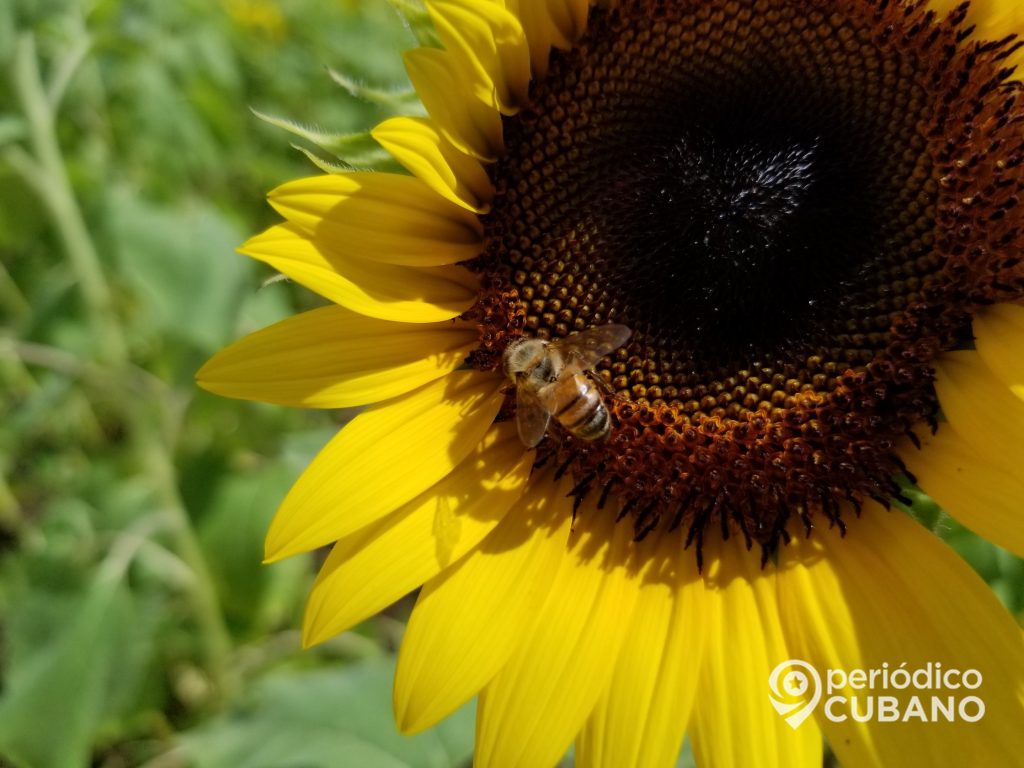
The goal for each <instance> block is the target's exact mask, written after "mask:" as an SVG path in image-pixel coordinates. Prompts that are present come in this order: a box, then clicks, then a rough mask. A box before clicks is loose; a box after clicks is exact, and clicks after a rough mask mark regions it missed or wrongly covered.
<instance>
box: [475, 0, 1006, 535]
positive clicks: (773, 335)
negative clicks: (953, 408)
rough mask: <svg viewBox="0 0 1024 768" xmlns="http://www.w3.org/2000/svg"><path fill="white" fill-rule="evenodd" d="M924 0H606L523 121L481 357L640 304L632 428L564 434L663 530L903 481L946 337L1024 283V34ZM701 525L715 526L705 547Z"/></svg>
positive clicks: (836, 501) (603, 482)
mask: <svg viewBox="0 0 1024 768" xmlns="http://www.w3.org/2000/svg"><path fill="white" fill-rule="evenodd" d="M964 12H965V11H964V9H961V10H960V11H959V12H958V13H956V14H954V15H953V16H951V17H950V18H949V19H946V20H941V21H940V20H937V19H936V18H935V17H934V16H933V15H932V14H930V13H928V12H927V10H926V7H925V4H923V3H919V2H904V3H898V2H889V1H887V0H699V1H698V0H677V2H659V1H658V0H631V1H628V2H623V3H621V4H619V5H618V6H616V8H615V9H614V10H601V9H595V10H594V11H593V12H592V13H591V17H590V22H589V26H588V32H587V35H586V36H585V37H584V39H583V40H581V41H580V43H579V44H578V45H577V46H576V47H575V48H574V49H573V50H571V51H569V52H567V53H557V52H556V54H555V55H554V56H553V57H552V62H551V67H550V71H549V73H548V75H547V76H546V77H545V78H544V79H543V80H540V81H537V82H535V83H534V84H533V88H532V91H531V103H530V105H529V106H528V107H527V108H526V109H524V110H523V111H522V112H521V113H520V114H518V115H516V116H514V117H511V118H507V119H506V121H505V144H506V154H505V156H504V157H503V158H502V159H501V160H500V161H499V162H498V163H497V164H496V165H495V166H494V167H493V168H492V177H493V180H494V182H495V186H496V189H497V199H496V200H495V204H494V208H493V211H492V213H491V214H489V215H488V216H487V217H485V222H484V224H485V233H486V251H485V253H484V254H483V255H482V256H481V257H480V258H478V259H476V260H475V261H474V262H472V263H471V264H470V266H471V268H473V269H475V270H476V271H478V272H479V273H480V275H481V277H482V282H483V285H484V290H483V292H482V295H481V301H480V303H479V304H478V305H477V307H476V308H475V309H474V310H473V311H471V313H470V315H471V316H472V317H473V318H475V319H476V320H477V322H478V323H479V324H480V327H481V346H480V348H479V349H478V350H477V352H476V353H474V356H473V358H472V362H473V363H474V364H475V365H476V366H477V367H479V368H482V369H493V368H495V367H496V366H497V364H498V361H499V359H500V355H501V352H502V350H503V349H504V347H505V346H506V345H507V343H508V342H509V341H510V340H512V339H514V338H516V337H517V336H518V335H520V334H526V335H532V336H538V337H541V338H559V337H564V336H566V335H568V334H570V333H572V332H574V331H580V330H583V329H585V328H590V327H593V326H597V325H601V324H604V323H609V322H615V323H623V324H625V325H628V326H629V327H630V328H632V329H633V331H634V335H633V337H632V338H631V340H630V342H629V344H628V345H627V346H626V347H625V348H624V349H621V350H619V351H618V352H617V353H615V354H614V355H613V356H612V358H610V359H607V360H606V361H605V363H604V364H603V365H599V366H598V369H597V375H600V376H602V377H603V378H605V380H606V381H607V382H608V383H609V384H610V385H611V388H612V390H613V391H614V392H615V393H616V395H615V397H614V398H609V399H608V401H607V405H608V407H609V408H610V409H611V410H612V412H613V416H614V419H613V423H614V427H613V429H612V433H611V435H610V437H609V439H608V440H607V441H604V442H600V443H595V444H589V443H583V442H582V441H580V440H578V439H576V438H574V437H572V436H571V435H568V434H565V433H564V432H562V431H559V430H558V429H557V428H552V430H551V431H550V432H549V439H548V440H546V441H545V443H544V444H542V446H541V453H540V455H541V456H542V457H543V456H546V455H551V456H552V457H555V458H556V460H557V461H558V462H559V464H560V466H562V467H564V468H565V470H564V471H569V470H571V471H572V472H573V473H574V475H575V477H576V479H577V481H578V483H577V486H576V491H575V493H576V495H577V497H578V498H582V497H583V496H584V495H585V494H587V493H589V492H591V491H598V492H599V493H600V494H601V498H602V500H604V501H607V500H608V499H610V498H613V499H614V500H615V501H616V502H617V505H618V507H619V513H620V514H623V515H624V516H625V515H629V516H630V517H631V518H632V520H633V523H634V525H635V526H636V528H637V534H638V535H639V536H642V535H645V534H646V533H648V532H649V531H650V530H653V529H654V528H656V527H658V526H659V525H664V526H667V527H674V526H680V525H682V526H686V527H687V528H688V530H689V534H690V537H691V539H693V540H696V541H697V543H698V545H699V543H700V541H701V539H702V537H703V535H704V533H705V530H706V528H707V527H708V526H709V525H713V526H714V527H715V530H720V531H721V532H722V534H723V535H726V536H727V535H729V534H730V532H732V531H735V530H738V531H740V532H741V533H742V535H744V536H745V537H746V538H747V540H748V542H752V541H757V542H759V543H760V544H762V546H764V547H765V551H766V552H767V551H769V550H770V549H771V548H772V547H774V546H775V545H776V544H777V543H778V541H779V540H780V538H784V537H785V536H786V528H787V522H788V520H789V519H790V518H791V517H792V516H793V515H796V516H799V517H801V518H802V519H803V522H804V524H805V525H806V526H807V527H808V529H809V528H810V527H811V526H812V525H813V518H814V515H816V514H824V515H825V516H826V518H827V519H828V520H829V521H830V522H831V523H833V524H835V523H838V524H840V525H842V521H841V517H840V503H841V502H842V503H845V502H847V501H849V502H852V503H853V504H854V505H855V506H856V507H858V508H859V504H860V501H861V500H862V499H863V498H864V497H873V498H877V499H880V500H886V499H888V498H891V497H893V496H896V495H898V487H897V485H896V483H895V481H894V479H893V478H894V476H895V475H897V474H899V473H900V472H901V471H904V470H905V467H903V465H902V463H901V462H900V460H899V458H898V457H897V456H896V454H895V452H894V450H893V446H894V444H895V442H896V441H897V440H898V439H899V438H900V437H901V436H903V435H906V434H910V435H912V434H913V429H914V428H915V426H917V425H918V424H919V423H921V422H928V423H931V424H933V425H934V417H935V414H936V412H937V403H936V399H935V394H934V388H933V383H932V369H931V365H930V361H931V360H932V359H933V357H934V356H935V355H936V354H937V353H938V352H940V351H942V350H946V349H950V348H953V347H954V346H956V345H957V343H959V342H961V341H962V340H963V339H964V338H965V335H966V334H967V333H968V331H969V323H970V317H971V312H972V311H973V310H974V309H976V308H977V307H978V306H979V305H981V304H983V303H988V302H992V301H998V300H1009V299H1017V298H1020V297H1021V296H1022V295H1024V280H1022V277H1021V269H1020V265H1019V257H1018V254H1019V252H1020V250H1019V249H1020V246H1021V245H1022V244H1024V243H1022V242H1021V239H1022V238H1021V234H1020V230H1021V227H1020V224H1021V221H1020V216H1021V213H1020V212H1019V211H1018V210H1017V199H1018V197H1017V196H1018V194H1019V193H1020V191H1021V189H1022V177H1021V172H1020V163H1021V154H1020V153H1021V145H1022V140H1024V130H1022V128H1021V125H1020V121H1021V117H1022V112H1021V109H1020V105H1019V103H1018V101H1019V91H1018V87H1017V85H1016V83H1011V82H1009V81H1008V79H1007V78H1008V76H1009V73H1008V72H1006V71H1003V70H1001V69H1000V67H1001V66H1002V63H1001V62H1002V59H1004V58H1005V56H1006V55H1007V54H1008V52H1009V51H1011V50H1012V47H1013V43H1012V41H1002V42H1000V43H978V42H970V41H966V40H965V38H966V36H967V35H966V31H965V30H964V29H963V28H962V19H963V15H964ZM698 548H699V547H698Z"/></svg>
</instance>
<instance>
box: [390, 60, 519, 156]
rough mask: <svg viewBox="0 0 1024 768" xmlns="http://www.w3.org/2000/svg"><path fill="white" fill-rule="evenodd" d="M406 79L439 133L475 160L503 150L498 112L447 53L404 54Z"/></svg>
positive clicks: (494, 154)
mask: <svg viewBox="0 0 1024 768" xmlns="http://www.w3.org/2000/svg"><path fill="white" fill-rule="evenodd" d="M403 58H404V60H405V68H406V71H408V73H409V79H410V80H411V81H412V84H413V86H414V87H415V88H416V93H417V94H419V97H420V100H421V101H422V102H423V106H424V107H426V109H427V113H428V114H429V115H430V117H431V118H432V119H433V121H434V124H435V125H436V126H437V127H438V130H440V131H441V134H442V135H443V136H444V137H445V138H446V139H448V141H450V142H451V143H452V144H454V145H455V146H456V147H457V148H458V149H460V150H462V151H463V152H465V153H466V154H468V155H472V156H473V157H475V158H477V159H478V160H484V161H487V162H493V161H494V160H496V159H497V158H498V156H499V155H500V154H501V153H502V150H503V149H504V142H503V140H502V132H501V113H500V112H499V111H498V107H497V104H496V103H495V102H494V99H493V97H492V99H491V100H490V101H481V100H480V99H478V98H476V96H474V95H473V94H472V92H471V88H470V87H469V84H468V82H467V80H466V78H465V76H464V75H463V73H462V72H460V71H459V69H458V62H457V61H456V60H455V59H453V58H452V57H451V56H450V55H449V54H448V53H447V52H446V51H440V50H438V49H436V48H416V49H414V50H411V51H406V52H405V53H404V54H403Z"/></svg>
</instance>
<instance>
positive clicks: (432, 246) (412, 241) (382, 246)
mask: <svg viewBox="0 0 1024 768" xmlns="http://www.w3.org/2000/svg"><path fill="white" fill-rule="evenodd" d="M269 199H270V204H271V205H272V206H274V208H275V209H276V210H277V211H278V213H280V214H281V215H282V216H284V217H285V218H286V219H288V221H291V222H294V223H295V224H297V225H298V226H300V227H302V228H303V229H304V230H306V232H307V233H309V234H310V235H312V236H313V239H315V240H317V241H322V242H327V243H330V244H332V245H333V246H335V247H337V248H338V249H340V250H342V252H343V253H345V254H346V255H349V256H355V257H358V258H361V259H369V260H371V261H377V262H383V263H385V264H404V265H406V266H414V267H431V266H438V265H441V264H454V263H455V262H458V261H465V260H466V259H471V258H473V257H474V256H476V255H477V254H479V253H480V247H481V233H482V231H483V230H482V228H481V224H480V220H479V219H478V218H477V217H476V216H475V215H474V214H473V213H472V211H467V210H466V209H465V208H462V207H461V206H458V205H455V204H454V203H451V202H449V201H448V200H445V199H444V198H443V197H441V196H440V195H438V194H437V193H436V192H434V191H433V190H431V189H430V187H428V186H427V185H426V184H424V183H423V182H422V181H420V180H419V179H417V178H416V177H415V176H402V175H399V174H395V173H373V172H370V171H354V172H352V173H332V174H325V175H323V176H310V177H308V178H305V179H297V180H296V181H290V182H288V183H287V184H282V185H281V186H280V187H278V188H277V189H275V190H273V191H272V192H271V193H270V195H269Z"/></svg>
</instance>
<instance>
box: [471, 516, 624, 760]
mask: <svg viewBox="0 0 1024 768" xmlns="http://www.w3.org/2000/svg"><path fill="white" fill-rule="evenodd" d="M561 502H562V503H561V506H563V507H564V508H565V512H564V513H563V514H565V516H567V517H568V516H569V510H570V508H571V503H570V501H569V500H568V499H562V500H561ZM633 535H634V534H633V528H632V526H631V525H628V524H627V525H619V524H616V523H615V519H614V515H613V514H609V511H608V510H605V511H598V510H596V509H595V508H594V507H593V504H589V505H588V504H584V506H583V508H582V509H581V511H580V518H579V519H578V521H577V523H576V531H575V533H574V534H573V535H572V536H571V537H570V538H569V540H568V541H567V542H566V544H565V550H564V552H563V556H562V559H561V563H560V566H559V568H558V569H557V570H555V571H553V572H551V573H550V574H549V578H550V579H551V589H550V591H549V592H548V594H547V597H546V599H545V600H544V601H543V602H537V603H535V611H536V621H535V622H534V623H533V626H532V627H529V628H525V631H524V632H523V634H522V642H521V644H520V645H519V647H518V648H516V650H515V651H513V653H512V655H511V657H509V660H508V662H507V663H506V664H505V666H504V667H502V669H501V671H500V672H498V674H497V675H496V676H495V677H494V679H493V680H491V682H490V683H488V684H487V687H485V688H484V690H483V692H482V693H481V694H480V703H479V706H478V708H477V728H476V755H475V759H476V764H477V765H478V766H481V768H487V767H488V766H494V765H500V766H522V768H533V767H534V766H549V765H554V764H555V763H557V762H558V759H559V758H560V757H561V756H562V754H563V753H564V752H565V750H566V749H567V748H568V747H569V745H570V744H571V743H572V740H573V739H574V738H575V736H576V734H577V733H579V731H580V729H581V728H582V726H583V723H584V721H585V720H586V718H587V715H589V714H590V712H591V710H593V708H594V705H595V704H596V703H597V700H598V697H599V696H600V695H601V693H602V692H603V691H604V690H605V688H606V687H607V685H608V683H609V681H610V680H611V674H612V670H613V669H614V667H615V660H616V658H617V656H618V652H619V649H620V648H621V646H622V642H623V639H624V638H625V635H626V632H627V631H628V630H629V628H630V617H631V615H632V612H633V608H634V606H635V604H636V598H637V594H638V591H639V590H638V578H637V574H636V571H635V567H634V566H633V564H630V566H628V567H627V565H626V558H627V555H628V554H629V551H630V548H631V545H632V543H633V542H632V540H633Z"/></svg>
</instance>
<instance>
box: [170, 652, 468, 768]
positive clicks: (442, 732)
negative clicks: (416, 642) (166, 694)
mask: <svg viewBox="0 0 1024 768" xmlns="http://www.w3.org/2000/svg"><path fill="white" fill-rule="evenodd" d="M393 674H394V660H393V659H390V658H381V659H370V660H367V661H363V662H359V663H357V664H353V665H350V666H342V667H337V668H320V669H313V670H303V671H293V670H289V671H279V672H276V673H274V674H272V675H269V676H267V677H266V678H264V679H263V680H261V681H260V682H259V683H257V684H256V685H255V686H254V688H253V689H252V690H251V691H250V693H249V695H248V696H247V697H245V700H244V701H243V702H242V703H241V704H240V705H239V706H238V707H236V709H235V710H234V711H232V712H230V713H228V714H227V715H224V716H222V717H220V718H218V719H217V720H214V721H211V722H209V723H207V724H206V725H204V726H202V727H201V728H199V729H197V730H195V731H193V732H191V733H188V734H185V735H184V737H183V738H182V746H183V751H184V756H185V757H186V759H187V760H189V761H191V763H190V764H191V765H194V766H195V768H300V767H301V768H336V766H341V765H346V766H347V765H352V766H359V767H360V768H454V767H456V766H461V765H464V764H466V763H467V762H468V760H469V758H470V756H471V754H472V743H473V707H472V706H468V707H465V708H463V709H462V710H460V711H459V712H457V713H456V714H454V715H453V716H452V717H451V718H449V719H448V720H446V721H445V722H444V723H442V724H441V725H440V726H438V727H437V728H435V729H433V730H431V731H427V732H425V733H421V734H418V735H416V736H412V737H406V736H402V735H401V734H399V733H398V731H397V730H396V729H395V726H394V722H393V720H392V714H391V680H392V676H393Z"/></svg>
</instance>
